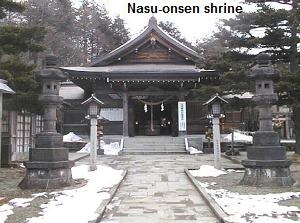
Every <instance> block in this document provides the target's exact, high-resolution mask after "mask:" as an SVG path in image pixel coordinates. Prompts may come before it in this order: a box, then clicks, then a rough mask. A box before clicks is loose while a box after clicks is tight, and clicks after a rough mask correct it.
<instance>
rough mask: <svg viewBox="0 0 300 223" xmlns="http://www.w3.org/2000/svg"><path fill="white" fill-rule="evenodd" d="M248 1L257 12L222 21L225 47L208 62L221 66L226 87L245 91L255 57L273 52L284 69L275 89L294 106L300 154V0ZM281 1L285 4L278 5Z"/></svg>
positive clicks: (297, 147) (221, 29)
mask: <svg viewBox="0 0 300 223" xmlns="http://www.w3.org/2000/svg"><path fill="white" fill-rule="evenodd" d="M247 2H248V3H250V4H256V7H257V11H255V12H249V13H242V14H239V15H238V16H236V17H235V18H233V19H229V20H223V21H222V24H221V25H220V32H219V33H217V34H216V35H215V37H216V39H217V41H220V42H221V44H222V45H223V46H224V50H223V51H221V53H219V54H217V55H215V56H214V57H213V58H214V61H213V60H208V61H206V64H207V65H210V66H211V67H213V68H221V69H220V71H221V72H222V73H223V75H222V78H223V81H222V85H223V86H224V87H225V88H228V89H230V88H232V89H238V90H243V88H244V89H247V85H245V81H244V80H246V77H247V73H246V72H247V70H248V69H249V67H251V66H252V65H253V63H254V57H255V56H256V55H257V54H258V53H259V52H265V53H270V54H271V55H272V62H273V63H276V64H277V66H278V67H279V68H280V69H281V71H282V72H281V73H282V77H281V80H280V81H279V82H278V83H277V88H276V90H277V92H278V93H279V95H280V99H281V100H280V102H279V103H285V104H289V105H291V106H293V120H294V123H295V131H296V141H297V143H296V152H297V153H299V154H300V130H299V129H300V106H299V104H300V94H299V90H300V87H299V86H300V78H299V75H300V73H299V61H298V60H299V55H300V54H299V52H298V51H297V44H298V43H299V42H300V38H299V34H300V31H299V28H300V27H299V21H300V13H299V10H300V8H299V4H300V1H299V0H283V1H272V0H270V1H268V0H267V1H264V0H248V1H247ZM272 2H273V4H270V3H272ZM274 4H277V7H274ZM278 4H281V5H284V6H285V7H282V8H279V7H278ZM211 46H212V45H211ZM252 86H253V85H252ZM283 99H284V100H283Z"/></svg>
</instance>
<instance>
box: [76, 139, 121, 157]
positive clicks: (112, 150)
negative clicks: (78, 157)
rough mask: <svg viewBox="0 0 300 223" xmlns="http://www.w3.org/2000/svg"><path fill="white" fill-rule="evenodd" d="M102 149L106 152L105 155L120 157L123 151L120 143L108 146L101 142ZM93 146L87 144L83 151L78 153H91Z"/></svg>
mask: <svg viewBox="0 0 300 223" xmlns="http://www.w3.org/2000/svg"><path fill="white" fill-rule="evenodd" d="M100 149H102V150H104V155H115V156H116V155H119V152H120V151H121V150H122V149H121V147H120V144H119V143H118V142H111V143H109V144H106V143H105V142H104V141H101V145H100ZM90 150H91V144H90V143H87V144H86V145H85V146H84V147H83V148H82V149H81V150H79V151H78V152H77V153H90Z"/></svg>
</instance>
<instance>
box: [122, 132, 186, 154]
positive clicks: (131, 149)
mask: <svg viewBox="0 0 300 223" xmlns="http://www.w3.org/2000/svg"><path fill="white" fill-rule="evenodd" d="M172 153H181V154H182V153H186V151H185V144H184V139H183V138H179V137H168V136H167V137H164V136H160V137H132V138H125V139H124V149H123V154H172Z"/></svg>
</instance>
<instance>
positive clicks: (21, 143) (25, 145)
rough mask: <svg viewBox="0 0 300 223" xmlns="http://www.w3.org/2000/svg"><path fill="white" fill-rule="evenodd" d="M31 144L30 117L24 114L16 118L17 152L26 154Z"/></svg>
mask: <svg viewBox="0 0 300 223" xmlns="http://www.w3.org/2000/svg"><path fill="white" fill-rule="evenodd" d="M30 142H31V115H30V114H26V113H23V114H22V113H21V114H18V116H17V145H16V147H17V152H28V151H29V147H30Z"/></svg>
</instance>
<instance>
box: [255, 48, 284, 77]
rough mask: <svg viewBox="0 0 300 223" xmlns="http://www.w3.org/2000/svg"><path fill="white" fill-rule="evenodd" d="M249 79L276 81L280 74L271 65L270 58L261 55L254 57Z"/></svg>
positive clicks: (266, 55) (263, 54)
mask: <svg viewBox="0 0 300 223" xmlns="http://www.w3.org/2000/svg"><path fill="white" fill-rule="evenodd" d="M249 76H250V78H253V79H278V78H279V77H280V72H279V70H278V69H276V68H275V67H274V66H273V65H272V64H271V57H270V55H268V54H265V53H262V54H259V55H258V56H257V57H256V65H255V66H254V67H252V68H251V69H250V75H249Z"/></svg>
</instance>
